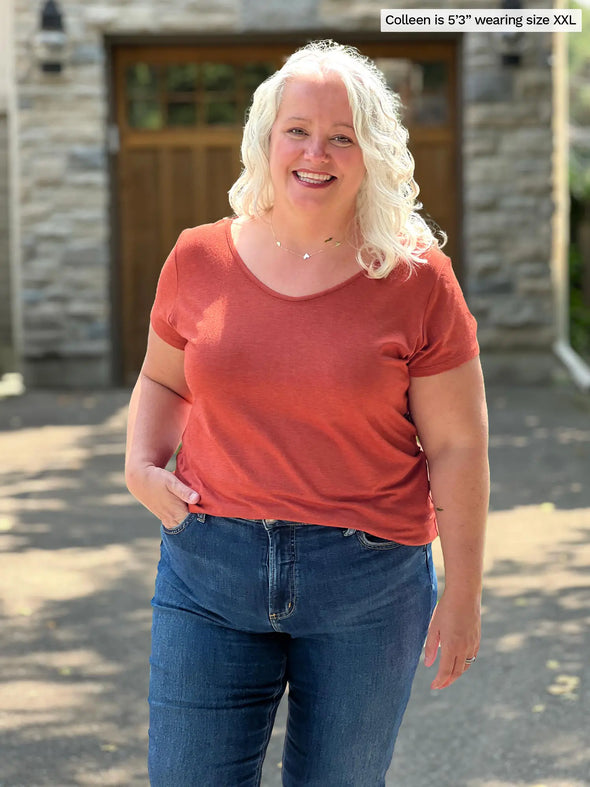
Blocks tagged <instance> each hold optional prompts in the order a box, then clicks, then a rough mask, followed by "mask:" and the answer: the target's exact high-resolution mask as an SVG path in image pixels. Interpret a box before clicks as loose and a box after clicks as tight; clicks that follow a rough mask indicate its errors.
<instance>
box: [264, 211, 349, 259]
mask: <svg viewBox="0 0 590 787" xmlns="http://www.w3.org/2000/svg"><path fill="white" fill-rule="evenodd" d="M270 229H271V231H272V236H273V238H274V239H275V245H276V246H277V247H278V248H279V249H281V251H288V252H289V254H294V255H295V257H299V259H302V260H309V259H310V258H311V257H315V256H316V255H317V254H322V253H323V252H324V251H328V249H327V248H322V249H317V250H316V251H306V252H305V253H304V254H300V253H299V252H298V251H293V249H288V248H287V247H286V246H283V244H282V243H281V241H280V240H279V239H278V238H277V236H276V234H275V228H274V226H273V223H272V216H271V217H270ZM331 241H334V243H333V245H332V246H329V247H328V248H330V249H337V248H338V246H342V241H341V240H336V241H335V240H334V238H332V237H330V238H326V240H325V241H324V243H330V242H331Z"/></svg>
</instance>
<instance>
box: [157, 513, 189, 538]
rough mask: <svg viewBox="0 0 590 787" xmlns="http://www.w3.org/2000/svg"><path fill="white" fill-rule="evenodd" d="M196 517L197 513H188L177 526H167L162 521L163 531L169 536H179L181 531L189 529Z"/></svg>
mask: <svg viewBox="0 0 590 787" xmlns="http://www.w3.org/2000/svg"><path fill="white" fill-rule="evenodd" d="M194 517H196V514H194V513H188V514H187V515H186V516H185V518H184V519H183V520H182V522H179V523H178V524H177V525H176V526H175V527H166V526H165V525H164V523H161V524H162V532H164V533H165V534H166V535H167V536H177V535H178V534H179V533H182V531H183V530H186V529H187V527H188V526H189V525H190V524H191V522H192V521H193V519H194Z"/></svg>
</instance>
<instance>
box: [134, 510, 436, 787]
mask: <svg viewBox="0 0 590 787" xmlns="http://www.w3.org/2000/svg"><path fill="white" fill-rule="evenodd" d="M435 600H436V576H435V573H434V568H433V565H432V556H431V550H430V546H429V545H426V546H404V545H400V544H397V543H396V542H393V541H385V540H383V539H380V538H377V537H375V536H372V535H368V534H367V533H365V532H363V531H361V530H352V529H345V528H337V527H327V526H321V525H310V524H304V523H297V522H286V521H282V520H278V521H277V520H273V519H258V520H254V519H252V520H249V519H229V518H224V517H217V516H210V515H208V514H207V515H205V514H189V515H188V517H187V518H186V519H185V520H184V522H182V523H181V524H180V525H179V526H178V527H176V528H174V529H173V530H166V529H164V528H163V527H162V544H161V559H160V563H159V566H158V576H157V580H156V590H155V595H154V599H153V601H152V606H153V626H152V654H151V658H150V665H151V670H150V697H149V701H150V733H149V734H150V752H149V773H150V783H151V784H152V785H153V787H254V785H259V784H260V774H261V770H262V763H263V759H264V755H265V752H266V747H267V744H268V741H269V738H270V734H271V731H272V726H273V721H274V717H275V713H276V710H277V706H278V704H279V701H280V699H281V696H282V695H283V693H284V691H285V688H286V686H287V684H288V685H289V691H288V721H287V730H286V735H285V745H284V751H283V761H282V778H283V784H284V785H285V786H286V787H315V786H316V785H317V787H320V786H321V787H346V786H347V785H350V787H377V786H378V785H384V784H385V773H386V771H387V769H388V767H389V765H390V762H391V758H392V756H393V748H394V744H395V739H396V737H397V733H398V730H399V726H400V724H401V720H402V716H403V713H404V711H405V708H406V705H407V702H408V699H409V696H410V689H411V684H412V681H413V678H414V673H415V671H416V667H417V665H418V661H419V657H420V653H421V650H422V647H423V644H424V640H425V637H426V632H427V628H428V623H429V620H430V616H431V614H432V610H433V607H434V604H435Z"/></svg>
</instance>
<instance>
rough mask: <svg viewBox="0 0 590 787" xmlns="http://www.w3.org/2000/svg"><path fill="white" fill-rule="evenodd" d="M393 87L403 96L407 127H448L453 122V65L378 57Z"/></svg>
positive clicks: (379, 65) (390, 85)
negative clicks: (451, 78) (450, 83)
mask: <svg viewBox="0 0 590 787" xmlns="http://www.w3.org/2000/svg"><path fill="white" fill-rule="evenodd" d="M375 62H376V63H377V65H378V67H379V68H380V69H381V70H382V71H383V73H384V74H385V78H386V80H387V84H388V85H389V87H390V88H391V89H392V90H394V91H395V92H396V93H398V94H399V96H400V98H401V101H402V104H403V107H404V111H403V121H404V124H405V125H406V126H444V125H446V124H448V123H449V122H450V95H449V87H450V85H449V64H448V63H447V62H445V61H425V62H416V61H412V60H407V59H404V58H377V59H376V61H375Z"/></svg>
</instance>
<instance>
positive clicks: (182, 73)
mask: <svg viewBox="0 0 590 787" xmlns="http://www.w3.org/2000/svg"><path fill="white" fill-rule="evenodd" d="M198 74H199V68H198V66H197V64H196V63H179V64H177V65H173V66H168V68H167V69H166V88H167V90H168V92H169V93H194V92H195V91H196V89H197V77H198Z"/></svg>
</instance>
